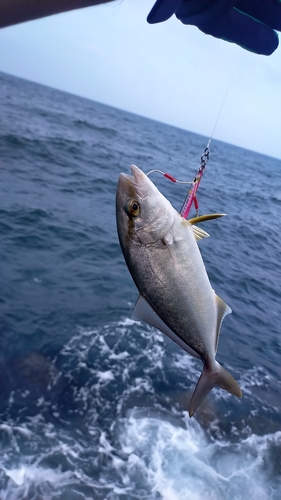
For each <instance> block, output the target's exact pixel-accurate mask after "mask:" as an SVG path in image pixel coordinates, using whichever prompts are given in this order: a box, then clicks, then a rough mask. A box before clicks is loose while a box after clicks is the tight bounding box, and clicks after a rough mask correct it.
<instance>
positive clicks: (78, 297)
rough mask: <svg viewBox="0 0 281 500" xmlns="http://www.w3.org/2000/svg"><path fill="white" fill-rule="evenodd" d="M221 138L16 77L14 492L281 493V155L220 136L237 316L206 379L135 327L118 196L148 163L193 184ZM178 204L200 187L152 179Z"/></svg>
mask: <svg viewBox="0 0 281 500" xmlns="http://www.w3.org/2000/svg"><path fill="white" fill-rule="evenodd" d="M207 139H208V138H206V137H202V136H199V135H196V134H193V133H191V132H187V131H184V130H180V129H177V128H174V127H171V126H168V125H164V124H161V123H158V122H154V121H152V120H148V119H145V118H142V117H140V116H136V115H133V114H130V113H126V112H124V111H120V110H118V109H114V108H111V107H107V106H104V105H102V104H99V103H96V102H92V101H90V100H87V99H83V98H80V97H76V96H73V95H70V94H66V93H63V92H60V91H57V90H54V89H50V88H47V87H44V86H41V85H37V84H35V83H31V82H28V81H25V80H21V79H18V78H15V77H12V76H9V75H5V74H3V73H1V74H0V183H1V197H0V237H1V244H0V266H1V267H0V279H1V287H0V307H1V316H0V333H1V335H0V345H1V351H0V390H1V398H0V499H1V500H23V499H24V500H31V499H32V500H39V499H40V500H47V499H48V500H84V499H94V500H104V499H107V500H117V499H120V500H127V499H147V500H160V499H164V500H189V499H190V500H206V499H208V500H238V499H241V500H244V499H255V500H269V499H272V500H277V499H279V498H280V497H281V482H280V466H281V465H280V457H281V453H280V452H281V429H280V424H281V417H280V410H281V398H280V359H281V358H280V354H281V347H280V326H281V319H280V301H281V268H280V233H281V217H280V209H281V161H280V160H277V159H274V158H270V157H267V156H262V155H260V154H257V153H254V152H251V151H248V150H245V149H241V148H238V147H235V146H231V145H229V144H225V143H222V142H219V141H216V140H213V141H212V144H211V157H210V161H209V163H208V165H207V169H206V173H205V176H204V179H203V181H202V183H201V186H200V190H199V202H200V213H201V214H203V213H210V212H225V213H227V214H228V215H227V217H225V218H224V219H220V220H218V221H211V222H207V223H205V224H202V226H201V227H202V228H204V229H206V230H207V231H208V232H209V233H210V234H211V238H209V239H207V240H203V241H202V242H200V249H201V251H202V255H203V258H204V261H205V264H206V268H207V271H208V274H209V277H210V281H211V283H212V286H213V287H214V289H215V291H216V293H217V294H218V295H220V296H221V297H222V298H223V299H224V300H225V301H226V302H227V303H228V304H229V306H230V307H231V308H232V310H233V314H232V315H230V316H227V318H226V319H225V320H224V322H223V327H222V331H221V337H220V343H219V349H218V355H217V359H218V361H220V362H221V363H222V364H223V365H224V366H225V367H226V369H227V370H229V371H230V372H231V374H232V375H233V376H234V377H235V379H236V380H237V381H238V383H239V384H240V386H241V388H242V390H243V397H242V399H241V400H239V399H237V398H235V397H233V396H231V395H229V394H228V393H226V392H225V391H222V390H221V389H214V390H213V391H212V392H211V393H210V394H209V396H208V397H207V399H206V400H205V402H204V403H203V404H202V405H201V407H200V408H199V409H198V410H197V412H196V414H195V417H194V418H192V419H189V417H188V415H187V409H188V404H189V400H190V396H191V393H192V391H193V389H194V385H195V383H196V381H197V378H198V376H199V373H200V371H201V366H202V365H201V363H200V361H198V360H195V359H194V358H191V357H189V356H188V355H187V354H186V353H184V352H183V351H182V350H180V348H178V347H177V346H176V345H175V344H173V343H172V342H171V341H170V340H169V339H167V338H164V336H163V335H162V334H161V333H159V332H158V331H156V330H155V329H153V328H150V327H148V326H146V325H145V324H141V323H137V322H134V321H132V320H131V313H132V309H133V305H134V302H135V300H136V298H137V291H136V288H135V286H134V284H133V281H132V279H131V277H130V275H129V272H128V270H127V268H126V265H125V263H124V260H123V256H122V253H121V250H120V247H119V243H118V238H117V234H116V223H115V191H116V185H117V180H118V176H119V173H120V172H121V171H123V172H127V173H129V166H130V164H131V163H135V164H136V165H138V166H139V167H140V168H141V169H143V170H144V171H146V172H147V171H148V170H150V169H152V168H160V169H162V170H165V171H168V172H169V173H170V174H172V175H174V176H175V177H178V178H184V179H187V180H191V179H192V178H193V176H194V173H195V172H196V169H197V167H198V164H199V161H200V155H201V153H202V152H203V150H204V148H205V146H206V143H207ZM151 178H152V180H153V181H155V183H156V184H157V186H158V187H159V189H160V190H161V191H162V192H163V193H164V194H165V196H167V198H169V200H170V201H171V202H172V203H173V205H174V206H175V208H177V209H178V210H179V209H180V207H181V204H182V202H183V199H184V197H185V194H186V187H184V186H180V185H174V184H172V183H170V182H169V181H168V180H166V179H164V178H162V177H160V176H157V175H156V174H155V175H154V176H153V177H151Z"/></svg>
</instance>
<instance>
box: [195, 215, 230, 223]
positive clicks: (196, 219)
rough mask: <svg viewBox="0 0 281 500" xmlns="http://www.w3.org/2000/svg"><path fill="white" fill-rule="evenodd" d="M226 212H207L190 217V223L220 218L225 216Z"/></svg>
mask: <svg viewBox="0 0 281 500" xmlns="http://www.w3.org/2000/svg"><path fill="white" fill-rule="evenodd" d="M225 215H226V214H206V215H198V217H193V218H192V219H188V222H189V224H198V222H205V221H206V220H213V219H218V218H219V217H224V216H225Z"/></svg>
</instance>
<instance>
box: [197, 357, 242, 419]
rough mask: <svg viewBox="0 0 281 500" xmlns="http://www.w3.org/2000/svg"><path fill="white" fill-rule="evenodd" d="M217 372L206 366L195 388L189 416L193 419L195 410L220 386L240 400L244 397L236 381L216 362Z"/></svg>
mask: <svg viewBox="0 0 281 500" xmlns="http://www.w3.org/2000/svg"><path fill="white" fill-rule="evenodd" d="M214 368H215V370H214V369H212V370H210V368H209V367H207V366H206V365H204V368H203V371H202V373H201V375H200V378H199V380H198V382H197V385H196V387H195V390H194V393H193V394H192V398H191V401H190V405H189V416H190V417H192V415H193V414H194V412H195V410H197V408H198V406H200V404H201V403H202V401H203V399H205V397H206V396H207V394H208V393H209V392H210V391H211V390H212V389H213V387H215V386H216V385H218V386H219V387H221V388H222V389H225V390H226V391H228V392H230V394H233V395H234V396H238V398H241V397H242V391H241V389H240V387H239V385H238V384H237V382H236V380H234V378H233V377H232V376H231V375H230V373H228V372H227V371H226V370H225V369H224V368H223V367H222V366H221V365H220V364H219V363H218V362H217V361H215V366H214Z"/></svg>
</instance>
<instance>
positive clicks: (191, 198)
mask: <svg viewBox="0 0 281 500" xmlns="http://www.w3.org/2000/svg"><path fill="white" fill-rule="evenodd" d="M233 73H234V72H232V74H231V77H230V79H229V82H228V85H227V88H226V91H225V94H224V97H223V100H222V103H221V106H220V109H219V112H218V115H217V119H216V121H215V124H214V127H213V131H212V134H211V137H210V139H209V140H208V142H207V146H206V147H205V149H204V152H203V154H202V155H201V163H200V165H199V167H198V170H197V173H196V175H195V177H194V179H193V181H181V180H178V179H175V177H173V176H172V175H171V174H168V173H166V172H162V170H158V169H153V170H150V171H149V172H148V173H147V174H146V175H147V176H149V175H150V174H152V173H154V172H157V173H160V174H162V175H163V176H164V177H166V179H169V180H170V181H172V182H177V183H178V184H192V187H191V189H189V191H188V192H187V195H186V197H185V200H184V202H183V205H182V208H181V210H180V214H181V216H182V217H183V218H184V219H186V218H187V217H188V215H189V212H190V209H191V207H192V205H194V208H195V210H196V216H198V214H199V203H198V199H197V196H196V195H197V191H198V188H199V185H200V182H201V179H202V177H203V175H204V172H205V168H206V165H207V162H208V160H209V157H210V144H211V140H212V138H213V136H214V133H215V130H216V127H217V124H218V121H219V118H220V115H221V112H222V109H223V107H224V104H225V101H226V98H227V94H228V91H229V88H230V84H231V82H232V79H233Z"/></svg>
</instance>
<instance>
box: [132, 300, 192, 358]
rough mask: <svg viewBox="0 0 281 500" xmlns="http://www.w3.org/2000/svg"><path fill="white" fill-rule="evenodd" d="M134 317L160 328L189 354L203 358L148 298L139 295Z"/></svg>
mask: <svg viewBox="0 0 281 500" xmlns="http://www.w3.org/2000/svg"><path fill="white" fill-rule="evenodd" d="M132 318H133V319H136V320H137V321H144V322H145V323H147V324H148V325H150V326H154V327H155V328H157V330H160V331H161V332H163V333H165V335H167V337H169V338H170V339H171V340H173V341H174V342H175V343H176V344H178V346H180V347H181V348H182V349H184V350H185V351H186V352H188V354H191V356H194V357H195V358H198V359H201V358H200V356H199V354H197V352H195V351H194V350H193V349H192V348H191V347H189V345H187V344H186V343H185V342H184V341H183V340H181V339H180V338H179V337H178V336H177V335H176V334H175V333H174V332H173V330H171V329H170V328H169V327H168V326H167V325H166V323H164V321H163V320H162V319H161V318H159V316H158V314H157V313H156V312H155V311H154V309H152V307H151V305H150V304H149V302H147V300H146V299H145V298H144V297H143V296H142V295H139V297H138V300H137V302H136V305H135V308H134V312H133V315H132Z"/></svg>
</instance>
